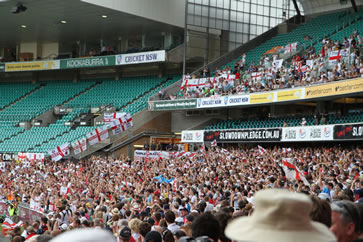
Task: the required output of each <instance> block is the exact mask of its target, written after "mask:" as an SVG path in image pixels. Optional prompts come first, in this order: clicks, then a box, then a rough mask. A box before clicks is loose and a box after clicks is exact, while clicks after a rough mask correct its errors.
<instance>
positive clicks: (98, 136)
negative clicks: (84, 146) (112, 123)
mask: <svg viewBox="0 0 363 242" xmlns="http://www.w3.org/2000/svg"><path fill="white" fill-rule="evenodd" d="M107 127H108V125H107V124H106V125H104V126H102V127H99V128H97V129H95V130H94V131H92V132H90V133H88V134H86V137H87V139H88V143H89V144H90V145H95V144H97V143H99V142H101V141H102V140H105V139H107V138H108V128H107Z"/></svg>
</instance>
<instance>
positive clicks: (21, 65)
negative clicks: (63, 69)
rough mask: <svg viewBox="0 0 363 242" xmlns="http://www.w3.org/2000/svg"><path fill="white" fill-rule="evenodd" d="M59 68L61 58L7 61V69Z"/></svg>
mask: <svg viewBox="0 0 363 242" xmlns="http://www.w3.org/2000/svg"><path fill="white" fill-rule="evenodd" d="M56 69H59V60H53V61H29V62H14V63H6V64H5V71H6V72H13V71H42V70H56Z"/></svg>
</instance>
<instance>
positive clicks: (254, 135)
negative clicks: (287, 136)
mask: <svg viewBox="0 0 363 242" xmlns="http://www.w3.org/2000/svg"><path fill="white" fill-rule="evenodd" d="M281 136H282V131H281V129H277V128H276V129H239V130H206V131H204V141H214V140H216V141H217V142H221V143H223V142H244V141H280V140H281Z"/></svg>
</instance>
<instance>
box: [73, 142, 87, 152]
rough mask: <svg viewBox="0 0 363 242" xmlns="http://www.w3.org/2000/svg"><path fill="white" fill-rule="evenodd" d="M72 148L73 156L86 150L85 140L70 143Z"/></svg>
mask: <svg viewBox="0 0 363 242" xmlns="http://www.w3.org/2000/svg"><path fill="white" fill-rule="evenodd" d="M72 148H73V150H74V154H76V155H77V154H79V153H81V152H83V151H85V150H87V142H86V138H82V139H80V140H76V141H74V142H72Z"/></svg>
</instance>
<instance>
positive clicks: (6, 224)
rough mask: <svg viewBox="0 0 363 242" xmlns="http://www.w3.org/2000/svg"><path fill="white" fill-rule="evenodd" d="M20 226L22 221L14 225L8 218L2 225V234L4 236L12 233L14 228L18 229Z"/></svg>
mask: <svg viewBox="0 0 363 242" xmlns="http://www.w3.org/2000/svg"><path fill="white" fill-rule="evenodd" d="M22 225H23V221H20V222H18V223H17V224H16V223H14V222H13V220H11V219H10V218H5V221H4V222H3V224H2V234H3V235H4V236H6V235H7V234H8V233H9V232H11V231H13V230H14V229H15V227H20V226H22Z"/></svg>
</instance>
